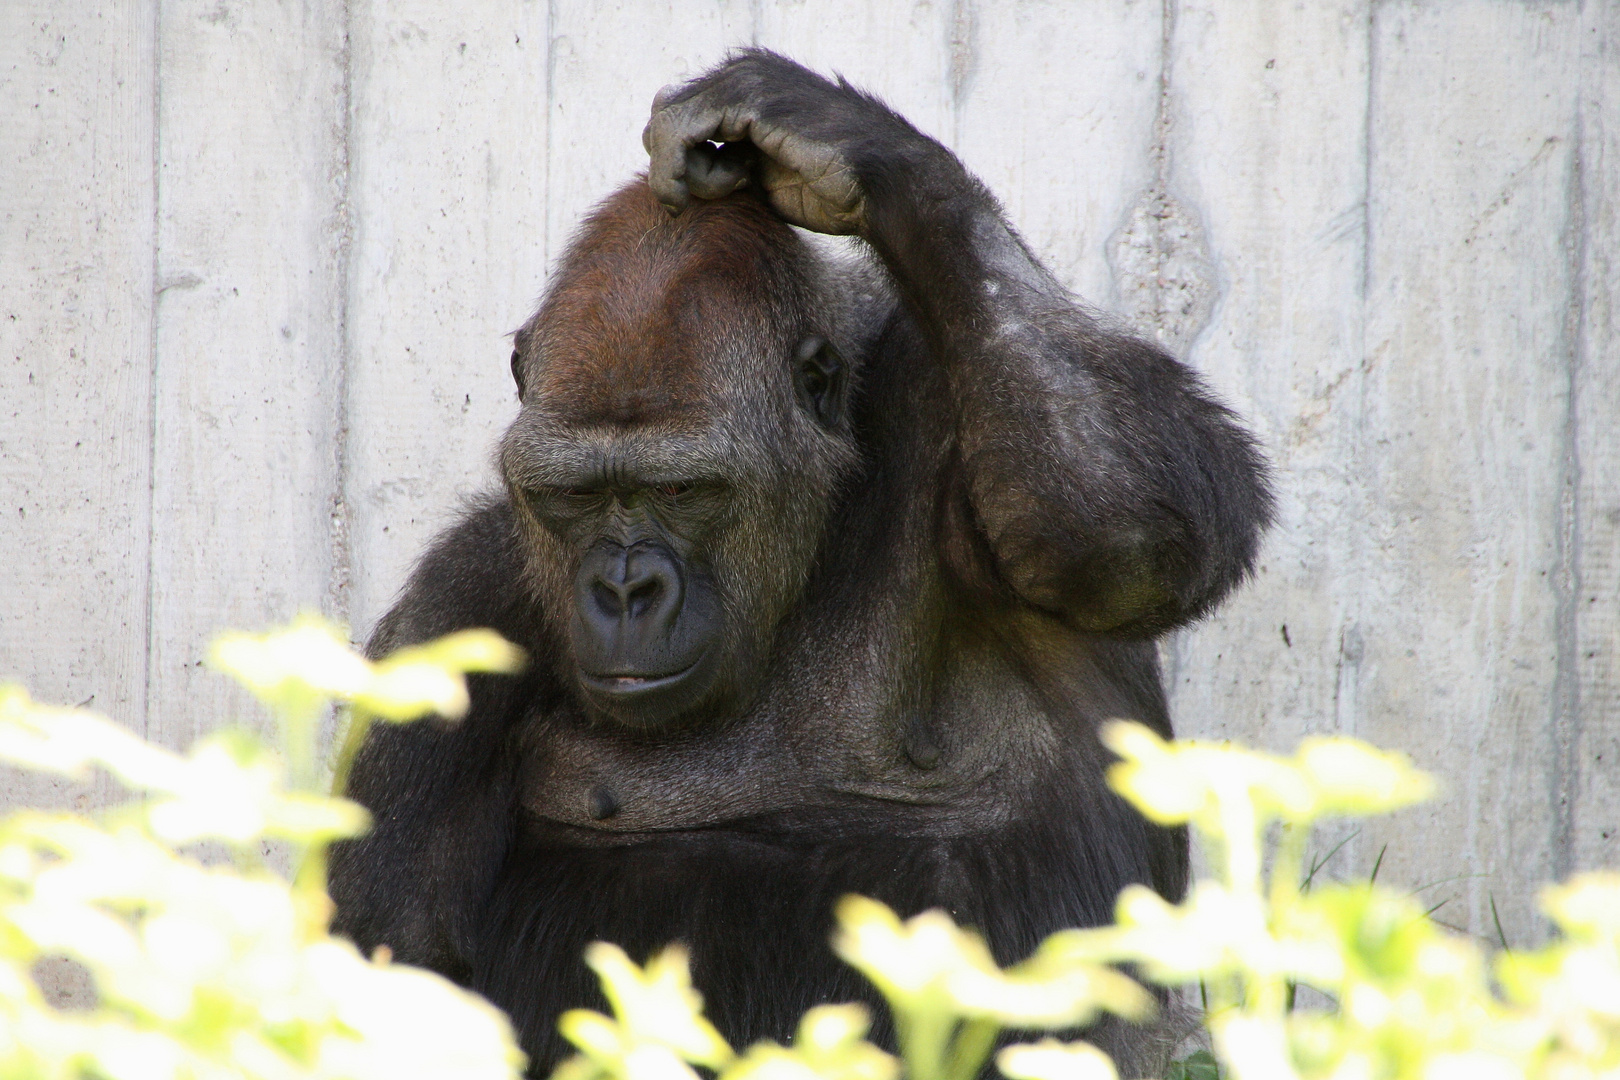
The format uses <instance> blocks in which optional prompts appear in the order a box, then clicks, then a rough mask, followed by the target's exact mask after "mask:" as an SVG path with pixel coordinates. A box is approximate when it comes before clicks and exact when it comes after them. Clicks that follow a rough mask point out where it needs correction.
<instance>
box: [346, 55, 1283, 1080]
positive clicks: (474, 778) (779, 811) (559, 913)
mask: <svg viewBox="0 0 1620 1080" xmlns="http://www.w3.org/2000/svg"><path fill="white" fill-rule="evenodd" d="M645 141H646V142H647V145H648V149H649V152H650V155H651V160H652V167H651V171H650V172H649V174H648V176H647V178H646V179H645V180H643V179H637V180H635V181H632V182H631V183H630V184H628V185H627V186H626V187H624V188H623V189H621V190H620V191H619V192H618V193H617V194H615V195H614V196H612V197H611V198H610V199H608V200H607V201H606V202H604V203H603V204H602V205H601V206H600V207H599V208H598V209H597V210H596V212H595V213H594V214H593V215H592V216H591V217H590V218H589V219H588V220H587V221H586V222H585V224H584V226H583V227H582V229H581V231H580V233H579V235H578V237H577V238H576V239H575V241H574V243H573V245H572V246H571V248H570V249H569V251H568V253H567V255H566V256H565V258H564V260H563V261H562V264H561V266H560V268H559V270H558V272H557V274H556V276H555V278H554V279H553V281H552V283H551V285H550V288H549V291H548V294H547V296H546V298H545V300H544V301H543V302H542V304H541V306H540V309H539V311H538V312H537V313H536V315H535V316H534V317H533V318H532V319H531V320H530V321H529V322H528V323H527V324H526V325H525V326H524V327H523V328H522V329H521V330H520V331H519V332H518V334H517V335H516V346H517V348H516V350H515V351H514V353H513V356H512V368H513V374H514V377H515V378H516V380H517V384H518V392H519V397H520V399H521V402H522V407H521V410H520V413H519V416H518V418H517V420H516V421H514V423H513V424H512V427H511V428H510V430H509V431H508V432H507V434H506V436H505V438H504V440H503V443H502V447H501V457H500V460H501V471H502V478H503V480H504V484H505V491H504V493H503V494H502V495H500V496H492V497H490V498H489V499H488V500H486V501H485V502H484V503H482V504H480V505H478V506H477V507H475V508H473V509H472V510H471V511H470V512H469V513H468V515H467V516H466V517H465V519H464V520H463V521H462V522H461V524H460V525H458V526H457V527H455V528H454V529H452V530H451V531H450V532H449V533H447V534H446V535H444V536H443V537H441V538H440V539H439V540H438V541H437V542H436V544H435V545H434V546H433V548H432V549H431V550H430V551H429V552H428V554H427V555H426V556H425V557H424V559H423V561H422V562H421V564H420V565H419V566H418V568H417V570H416V572H415V574H414V575H413V576H412V578H411V581H410V583H409V584H408V586H407V587H406V589H405V591H404V594H403V595H402V597H401V599H400V601H399V603H398V604H397V605H396V606H395V607H394V609H393V610H392V611H391V612H389V614H388V615H387V616H386V617H385V618H384V619H383V621H382V623H381V624H380V625H379V626H378V628H377V630H376V633H375V635H374V637H373V639H372V642H371V646H370V648H371V651H372V652H373V653H374V654H376V655H382V654H385V653H387V652H389V651H391V650H393V649H395V648H397V647H399V646H402V645H405V644H409V643H413V642H419V641H423V640H426V639H429V638H432V637H434V636H437V635H439V634H443V633H446V632H449V631H451V630H455V629H459V628H463V627H471V626H491V627H494V628H495V629H496V630H498V631H500V632H501V633H503V634H504V635H506V636H507V637H508V638H510V639H511V640H513V641H515V642H517V643H519V644H521V645H523V646H524V647H525V648H527V649H528V650H529V653H530V656H531V665H530V668H529V670H528V672H527V673H526V674H525V675H523V676H521V677H518V678H511V679H498V678H494V677H483V678H479V679H476V680H475V681H474V685H473V707H472V711H471V712H470V714H469V715H468V717H467V718H466V719H465V720H464V721H462V722H461V723H460V724H458V725H453V726H452V725H444V724H438V723H424V724H418V725H413V726H407V727H391V726H390V727H379V728H378V729H377V730H375V731H374V733H373V735H372V737H371V739H370V740H369V742H368V743H367V746H366V747H365V749H364V752H363V753H362V755H361V757H360V760H359V762H358V763H357V765H356V767H355V770H354V774H353V780H352V784H351V792H352V794H353V795H354V797H356V798H357V799H359V800H360V801H361V802H363V803H365V804H366V805H367V806H368V807H370V808H371V810H372V812H373V814H374V815H375V819H376V827H375V830H374V831H373V832H372V833H371V834H370V835H369V836H367V837H365V838H363V839H361V840H358V841H355V842H353V843H351V844H348V845H346V846H344V847H343V848H342V849H340V850H339V851H338V852H336V853H335V855H334V863H333V875H332V882H333V894H334V896H335V898H336V900H337V903H338V925H339V928H340V929H341V930H342V931H343V932H346V933H348V934H349V935H351V936H352V937H353V938H354V939H355V940H356V941H357V942H358V943H359V944H360V945H361V946H362V947H364V948H371V947H374V946H376V945H381V944H386V945H388V946H389V947H390V948H391V949H392V950H393V952H394V954H395V955H396V956H397V957H398V958H400V959H401V960H404V961H408V962H412V963H417V964H422V965H425V966H428V967H432V968H435V969H437V970H439V971H442V972H444V973H445V974H447V975H449V976H451V977H453V978H455V979H457V980H459V981H461V982H463V983H465V984H467V985H469V986H472V987H473V988H475V989H477V990H479V991H481V992H483V993H484V994H486V995H488V996H489V997H490V998H491V999H492V1000H493V1001H495V1002H496V1003H497V1004H498V1005H500V1006H502V1007H503V1008H505V1009H506V1010H508V1011H509V1012H510V1013H511V1014H512V1017H513V1019H514V1021H515V1023H516V1025H517V1027H518V1029H519V1031H520V1033H521V1037H522V1039H523V1042H524V1045H525V1048H526V1049H527V1050H528V1051H529V1053H530V1054H531V1056H532V1058H533V1063H534V1064H533V1067H534V1069H535V1071H536V1072H537V1073H543V1072H544V1071H546V1070H547V1069H549V1067H550V1066H551V1065H552V1064H553V1063H554V1062H555V1061H556V1060H557V1059H558V1057H559V1056H560V1055H561V1053H562V1052H563V1049H564V1048H563V1046H562V1045H561V1044H560V1042H559V1039H558V1038H557V1036H556V1035H555V1021H556V1016H557V1014H558V1012H560V1011H561V1010H563V1009H565V1008H569V1007H573V1006H577V1005H586V1004H591V1003H594V1002H596V1001H597V1000H598V998H597V993H596V991H595V989H594V980H593V979H592V978H591V977H590V973H589V972H588V971H587V969H586V968H585V967H584V964H583V962H582V960H581V952H582V950H583V948H584V946H585V945H586V944H587V943H588V942H590V941H592V940H596V939H603V940H608V941H613V942H616V943H619V944H621V945H623V946H625V947H626V948H627V949H629V950H630V951H631V953H632V954H633V955H645V954H646V953H647V952H648V951H650V950H652V949H654V948H656V947H659V946H661V945H663V944H665V943H667V942H670V941H676V940H679V941H684V942H686V943H687V944H688V945H689V946H690V948H691V951H692V958H693V973H694V979H695V981H696V983H697V985H698V987H699V989H700V990H702V992H703V994H704V996H705V1000H706V1001H707V1003H708V1011H709V1014H710V1016H711V1017H712V1018H713V1019H714V1020H715V1022H716V1024H717V1025H718V1026H719V1028H720V1030H721V1031H722V1032H723V1033H724V1034H725V1035H727V1036H728V1037H729V1038H730V1039H732V1040H733V1041H735V1042H737V1043H739V1044H742V1043H747V1042H749V1041H752V1040H754V1039H757V1038H761V1037H767V1036H769V1037H774V1038H777V1039H786V1038H787V1037H788V1036H789V1035H790V1034H791V1032H792V1029H793V1025H794V1023H795V1021H796V1020H797V1019H798V1017H799V1015H800V1014H801V1013H802V1012H803V1011H804V1010H805V1009H806V1008H808V1007H810V1006H811V1005H814V1004H817V1003H821V1002H827V1001H838V1000H850V999H866V1000H872V994H871V992H870V990H869V989H868V988H866V987H865V986H863V985H862V983H861V980H860V979H859V978H858V977H857V976H856V975H855V974H854V973H853V971H851V970H849V969H846V968H844V967H842V966H841V965H840V964H839V963H838V962H837V960H836V959H835V958H834V957H833V955H832V953H831V951H830V950H829V949H828V947H827V938H828V934H829V931H830V929H831V906H832V903H833V902H834V901H835V900H836V899H837V898H838V897H839V896H840V895H842V894H844V893H847V892H859V893H864V894H866V895H869V896H874V897H877V898H878V899H881V900H883V901H885V902H886V903H888V904H890V905H891V906H893V907H895V908H896V909H897V910H899V911H900V912H901V913H902V914H904V915H909V914H913V913H915V912H917V911H921V910H923V909H926V908H929V907H943V908H945V909H947V910H948V911H950V912H951V913H952V915H953V916H954V917H955V918H956V919H957V920H958V921H960V922H962V923H965V924H968V925H972V926H975V927H977V928H978V929H979V930H981V931H982V932H983V933H984V934H985V936H986V938H987V939H988V941H989V943H990V946H991V948H992V950H993V951H994V952H995V953H996V955H997V957H998V959H1000V960H1002V961H1004V962H1006V961H1011V960H1014V959H1018V958H1021V957H1022V956H1023V955H1025V954H1027V953H1028V952H1029V951H1030V950H1031V949H1032V948H1033V947H1034V946H1035V944H1036V943H1037V942H1038V941H1039V940H1040V939H1041V938H1042V937H1044V936H1045V935H1046V934H1048V933H1050V932H1052V931H1054V930H1057V929H1060V928H1063V927H1068V926H1081V925H1088V924H1095V923H1098V922H1102V921H1106V920H1107V919H1108V918H1109V917H1110V915H1111V912H1112V905H1113V900H1114V897H1115V896H1116V894H1117V893H1118V891H1119V890H1120V888H1122V887H1123V886H1124V885H1126V884H1129V883H1131V882H1142V883H1146V884H1148V885H1151V886H1152V887H1154V888H1156V889H1157V890H1159V891H1160V892H1161V893H1163V894H1165V895H1166V896H1169V897H1178V896H1179V895H1180V893H1181V892H1182V890H1183V888H1184V886H1185V879H1186V862H1187V851H1186V839H1185V836H1184V835H1183V834H1182V833H1181V832H1179V831H1172V830H1163V829H1159V828H1156V827H1154V826H1151V825H1149V824H1148V823H1147V822H1146V821H1144V820H1143V819H1142V818H1141V817H1139V816H1138V815H1137V814H1135V813H1134V812H1133V811H1132V810H1130V809H1129V808H1128V807H1127V806H1125V805H1124V804H1123V803H1122V802H1121V801H1120V800H1119V799H1118V798H1117V797H1116V796H1114V795H1113V794H1112V793H1111V792H1110V791H1109V790H1108V788H1107V786H1106V785H1105V783H1104V782H1103V771H1104V769H1105V767H1106V764H1107V754H1106V752H1105V751H1104V750H1103V749H1102V748H1101V746H1100V744H1099V743H1098V741H1097V727H1098V725H1099V724H1100V723H1101V722H1103V721H1105V720H1107V719H1109V718H1112V717H1118V716H1124V717H1131V718H1135V719H1138V720H1141V721H1143V722H1145V723H1147V724H1149V725H1151V726H1152V727H1154V728H1156V729H1157V730H1159V731H1160V732H1161V733H1164V734H1168V733H1169V730H1170V725H1169V719H1168V716H1167V714H1166V709H1165V702H1164V694H1163V691H1162V689H1161V686H1160V682H1159V673H1158V669H1157V664H1156V660H1155V653H1154V647H1153V644H1152V638H1153V636H1154V635H1156V634H1157V633H1159V632H1161V631H1163V630H1165V629H1168V628H1170V627H1173V626H1176V625H1179V624H1181V623H1184V622H1186V621H1187V620H1190V619H1192V618H1196V617H1197V616H1198V615H1200V614H1202V613H1203V612H1205V611H1207V610H1209V608H1210V607H1211V606H1213V605H1214V604H1215V603H1216V602H1217V601H1218V600H1219V599H1220V598H1221V597H1222V596H1223V595H1224V594H1225V593H1226V592H1227V591H1228V590H1229V589H1230V588H1231V587H1232V586H1233V585H1234V584H1235V583H1237V582H1238V581H1239V580H1241V579H1242V577H1243V576H1244V575H1245V574H1246V573H1247V572H1248V569H1249V567H1250V565H1251V563H1252V560H1253V558H1254V554H1255V549H1256V545H1257V543H1258V536H1259V532H1260V530H1261V529H1262V528H1263V526H1264V524H1265V523H1266V521H1267V519H1268V517H1269V513H1270V500H1269V496H1268V494H1267V489H1266V483H1265V477H1264V467H1263V464H1262V462H1261V460H1260V458H1259V456H1258V454H1257V453H1256V451H1255V449H1254V447H1253V444H1252V442H1251V440H1250V439H1249V438H1248V436H1247V435H1246V434H1244V433H1243V431H1242V430H1241V429H1240V428H1238V427H1237V426H1236V425H1235V423H1234V422H1233V419H1232V417H1231V416H1230V414H1229V413H1228V412H1227V411H1226V410H1225V409H1223V408H1222V407H1221V406H1219V405H1218V404H1216V403H1215V402H1213V401H1212V400H1211V399H1210V398H1209V397H1208V395H1207V394H1206V393H1205V392H1204V391H1203V390H1202V389H1201V388H1200V387H1199V385H1198V383H1197V380H1196V379H1195V377H1194V376H1193V375H1192V374H1191V373H1190V372H1189V371H1188V370H1187V369H1186V368H1184V367H1183V366H1181V365H1180V364H1178V363H1176V362H1175V361H1174V360H1172V359H1170V358H1169V357H1167V356H1165V355H1164V354H1163V353H1162V352H1160V351H1159V350H1158V349H1156V348H1155V347H1154V346H1152V345H1150V344H1148V343H1145V342H1143V341H1141V340H1138V339H1136V338H1134V337H1131V336H1129V335H1125V334H1121V333H1118V332H1116V331H1114V330H1112V329H1110V328H1108V327H1107V326H1105V325H1104V324H1102V323H1101V322H1099V321H1098V320H1097V319H1095V318H1093V317H1092V316H1090V315H1089V314H1087V313H1086V312H1085V311H1084V310H1082V309H1081V308H1080V307H1079V306H1078V304H1077V303H1076V301H1075V300H1074V299H1073V298H1072V297H1070V296H1069V295H1068V294H1067V293H1066V292H1065V291H1064V290H1063V289H1062V288H1061V287H1060V286H1059V285H1058V284H1057V283H1056V282H1055V281H1054V280H1053V278H1052V277H1051V276H1050V274H1049V273H1048V272H1047V271H1046V270H1045V269H1044V268H1043V267H1042V266H1040V264H1039V263H1038V262H1037V261H1036V260H1035V259H1034V258H1033V257H1032V256H1031V255H1030V254H1029V252H1028V251H1027V249H1026V248H1025V247H1024V245H1023V244H1022V242H1021V241H1019V240H1018V238H1017V237H1016V235H1015V234H1014V233H1013V232H1012V230H1011V229H1010V227H1009V226H1008V225H1007V224H1006V222H1005V220H1004V219H1003V216H1002V213H1001V210H1000V208H999V206H998V205H997V204H996V202H995V200H994V199H993V198H992V197H991V196H990V195H989V194H988V193H987V192H986V191H985V190H984V189H983V188H982V186H980V185H979V183H978V182H977V181H976V180H974V179H973V178H972V177H971V176H970V175H969V174H968V173H967V172H966V171H965V170H964V169H963V167H962V166H961V164H960V162H958V161H957V160H956V158H955V157H954V156H952V155H951V154H950V152H949V151H948V150H946V149H945V148H944V147H942V146H940V145H939V144H938V143H936V142H934V141H933V140H931V139H929V138H927V137H926V136H924V135H922V134H920V133H919V132H917V131H916V130H915V129H913V128H912V127H911V126H910V125H909V124H907V123H906V122H905V121H904V120H903V119H901V118H900V117H899V116H897V115H895V114H894V113H892V112H890V111H889V110H888V109H887V108H885V107H884V106H883V105H881V104H880V103H878V102H876V101H874V100H873V99H871V98H869V97H866V96H864V95H862V94H860V93H859V92H857V91H855V90H853V89H851V88H849V87H848V86H847V85H846V84H843V83H836V84H835V83H831V82H828V81H826V80H824V79H821V78H819V77H818V76H816V75H814V74H812V73H810V72H808V71H806V70H805V69H803V68H800V67H798V66H797V65H795V64H792V63H791V62H790V61H787V60H785V59H783V58H781V57H778V56H775V55H773V54H770V53H766V52H762V51H758V50H752V51H748V52H744V53H740V54H737V55H736V56H734V57H733V58H732V59H730V60H729V61H727V62H726V63H725V64H723V65H722V66H720V67H719V68H716V69H715V70H714V71H712V72H710V73H708V74H707V75H705V76H703V77H702V78H700V79H698V80H696V81H694V82H693V83H690V84H688V85H686V86H684V87H681V88H677V89H675V90H672V91H666V92H665V93H663V94H660V95H659V99H658V102H657V103H656V104H655V107H654V113H653V119H652V121H651V122H650V123H649V125H648V130H647V133H646V136H645ZM661 203H662V205H660V204H661ZM790 226H798V227H800V228H802V229H809V230H812V231H819V232H828V233H848V234H853V235H855V236H856V237H858V239H857V240H853V241H844V242H841V243H845V244H848V245H850V246H849V247H848V248H847V249H844V250H842V251H835V250H832V248H831V247H830V245H831V244H833V243H834V242H816V243H812V242H811V240H810V238H807V237H806V236H804V235H803V234H802V233H800V232H797V231H795V229H794V228H791V227H790ZM1107 1038H1108V1040H1110V1041H1112V1042H1113V1045H1112V1046H1111V1047H1110V1049H1113V1050H1114V1051H1116V1052H1123V1053H1124V1054H1125V1057H1126V1059H1127V1060H1131V1059H1133V1058H1136V1057H1137V1055H1134V1054H1133V1053H1131V1046H1130V1036H1129V1035H1128V1034H1127V1033H1123V1032H1119V1031H1116V1032H1113V1033H1112V1034H1111V1035H1109V1036H1108V1037H1107Z"/></svg>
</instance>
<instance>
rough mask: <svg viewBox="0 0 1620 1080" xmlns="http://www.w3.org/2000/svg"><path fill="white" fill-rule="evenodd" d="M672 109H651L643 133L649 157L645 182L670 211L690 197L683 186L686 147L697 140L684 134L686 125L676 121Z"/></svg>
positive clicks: (675, 212) (682, 208) (679, 210)
mask: <svg viewBox="0 0 1620 1080" xmlns="http://www.w3.org/2000/svg"><path fill="white" fill-rule="evenodd" d="M675 113H677V110H671V109H665V110H663V111H662V112H657V113H654V114H653V118H652V119H651V120H649V121H648V122H647V133H646V135H645V136H644V137H643V141H644V142H645V143H646V145H647V154H648V156H649V158H650V161H649V162H648V165H647V186H648V187H650V188H652V192H653V194H654V195H655V196H657V197H658V201H659V202H661V203H663V204H664V207H665V208H666V209H667V210H668V211H669V212H670V213H672V214H678V213H680V212H681V211H682V210H684V209H686V204H687V203H688V202H689V201H690V199H691V195H690V193H689V192H688V191H687V187H686V156H687V155H686V151H687V148H688V147H690V146H691V145H692V144H693V143H695V142H698V141H699V139H698V138H696V137H688V136H687V135H686V133H685V130H684V128H685V125H684V124H681V123H680V122H679V117H678V116H677V115H672V114H675Z"/></svg>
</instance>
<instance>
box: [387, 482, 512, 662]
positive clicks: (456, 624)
mask: <svg viewBox="0 0 1620 1080" xmlns="http://www.w3.org/2000/svg"><path fill="white" fill-rule="evenodd" d="M516 528H517V524H516V520H515V517H514V515H513V512H512V504H511V503H510V502H509V501H508V500H507V498H506V495H505V493H501V494H488V495H483V496H480V497H479V498H478V499H477V500H476V501H474V502H473V503H472V504H471V505H470V506H469V507H468V508H467V511H466V513H465V514H464V515H463V517H462V519H461V520H460V521H458V522H457V523H456V524H454V525H452V526H451V527H450V528H448V529H446V530H445V531H444V532H442V533H440V534H439V535H438V536H437V537H436V538H435V539H434V541H433V543H432V544H431V545H430V546H429V548H428V551H427V554H425V555H424V556H423V557H422V560H421V562H419V563H418V564H417V566H416V570H415V571H414V572H413V573H412V574H411V577H410V580H409V581H408V582H407V583H406V585H405V588H404V589H403V590H402V591H401V593H400V597H399V600H398V602H397V603H396V604H395V605H394V607H393V609H392V610H391V611H389V612H388V614H387V615H386V616H384V617H383V619H382V621H381V622H379V623H378V624H377V628H376V630H374V631H373V632H372V635H371V639H370V641H369V642H367V644H366V651H367V652H368V653H369V654H370V655H371V657H372V659H374V660H375V659H380V658H382V657H384V656H387V655H388V654H389V653H391V652H393V651H394V650H396V649H399V648H403V647H404V646H406V645H419V644H421V643H423V642H427V641H432V640H433V639H434V638H437V637H442V636H443V635H445V634H449V633H453V632H455V631H457V630H468V629H473V628H476V627H488V628H490V629H492V630H494V631H496V632H497V633H499V634H500V635H501V636H502V637H504V638H506V639H507V640H508V641H511V642H513V643H515V644H518V645H521V646H523V647H524V648H525V649H527V650H529V651H530V653H531V655H532V654H533V653H534V652H535V650H536V649H537V647H540V646H542V645H543V643H542V642H541V641H539V640H536V633H537V631H538V629H539V628H540V627H541V626H542V625H543V622H542V620H541V618H540V611H539V609H538V606H537V605H538V601H537V600H536V598H535V597H534V596H533V594H532V593H531V592H530V591H529V590H526V589H520V588H514V584H513V583H514V582H516V581H517V580H518V579H519V578H520V577H521V576H522V573H523V555H522V550H521V548H520V547H519V545H518V537H517V534H516Z"/></svg>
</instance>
